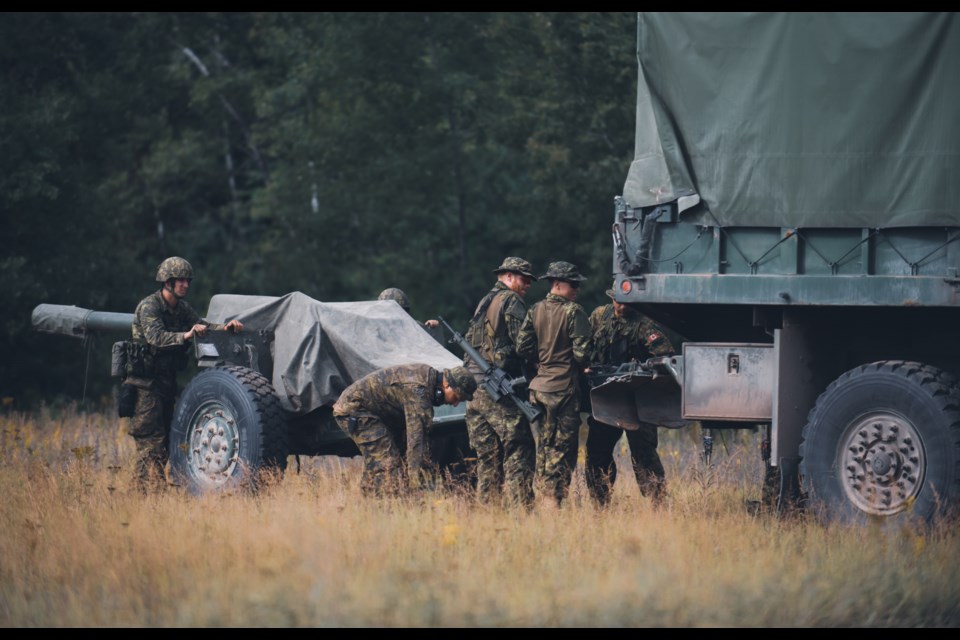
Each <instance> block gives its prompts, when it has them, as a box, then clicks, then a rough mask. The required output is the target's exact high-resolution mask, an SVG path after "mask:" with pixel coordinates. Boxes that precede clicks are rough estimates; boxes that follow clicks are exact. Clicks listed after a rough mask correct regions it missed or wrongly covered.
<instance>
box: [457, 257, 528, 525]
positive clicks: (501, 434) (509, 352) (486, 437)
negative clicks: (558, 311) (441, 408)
mask: <svg viewBox="0 0 960 640" xmlns="http://www.w3.org/2000/svg"><path fill="white" fill-rule="evenodd" d="M531 269H532V268H531V266H530V263H529V262H527V261H526V260H521V259H520V258H513V257H511V258H507V259H506V260H504V261H503V264H502V265H501V266H500V267H499V268H498V269H496V270H495V271H494V272H495V273H499V272H501V271H513V272H516V273H519V274H522V275H525V276H529V277H531V278H533V279H536V278H535V277H534V276H533V274H532V273H530V271H531ZM526 313H527V307H526V305H525V304H524V302H523V298H522V297H520V295H519V294H518V293H516V292H514V291H512V290H511V289H510V288H509V287H507V285H505V284H504V283H502V282H497V283H496V284H495V285H494V287H493V289H491V290H490V292H489V293H487V295H486V296H484V297H483V299H482V300H481V301H480V303H479V304H478V305H477V309H476V311H475V312H474V317H473V320H471V322H470V328H469V329H468V330H467V335H466V336H465V338H466V340H467V341H468V342H470V344H471V345H473V347H474V348H476V349H477V351H479V352H480V355H481V356H483V358H484V359H485V360H486V361H487V362H488V363H490V364H491V365H493V366H495V367H499V368H501V369H503V370H504V371H505V372H506V373H507V374H509V375H510V376H512V377H518V376H521V375H522V374H523V371H522V361H521V359H520V358H519V357H518V356H517V353H516V349H515V343H516V338H517V335H518V334H519V333H520V325H521V324H522V323H523V319H524V317H525V316H526ZM464 365H465V366H466V367H467V369H469V370H470V371H471V373H473V374H474V377H475V379H476V381H477V383H478V384H482V382H483V373H482V372H481V370H480V367H479V366H478V365H477V364H476V363H475V362H473V360H471V359H470V357H469V356H465V357H464ZM466 421H467V433H468V435H469V437H470V446H471V447H473V449H474V450H475V451H476V452H477V491H478V494H479V496H480V498H481V500H484V501H492V500H494V499H495V498H496V497H497V496H498V495H499V494H500V491H501V486H504V485H505V488H506V499H507V502H508V504H510V505H513V506H521V507H529V506H532V504H533V497H534V496H533V474H534V465H535V463H536V443H535V442H534V440H533V432H532V431H531V430H530V423H529V421H528V420H527V418H526V416H525V415H523V412H522V411H520V409H519V408H518V407H517V406H516V405H515V404H514V403H513V401H511V400H510V398H508V397H504V398H501V399H500V401H499V402H494V401H493V399H492V398H491V397H490V396H489V395H488V394H487V392H486V391H485V390H484V389H483V387H482V386H479V387H478V390H477V393H476V394H475V395H474V398H473V400H472V401H471V402H468V403H467V412H466Z"/></svg>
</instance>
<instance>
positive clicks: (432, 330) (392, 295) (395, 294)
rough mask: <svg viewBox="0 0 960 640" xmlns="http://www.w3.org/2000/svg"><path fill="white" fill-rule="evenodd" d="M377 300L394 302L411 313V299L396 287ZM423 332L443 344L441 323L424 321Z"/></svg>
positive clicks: (383, 293)
mask: <svg viewBox="0 0 960 640" xmlns="http://www.w3.org/2000/svg"><path fill="white" fill-rule="evenodd" d="M377 300H393V301H394V302H396V303H397V304H398V305H400V306H401V307H402V308H403V310H404V311H406V312H407V313H410V299H409V298H407V294H405V293H404V292H403V291H401V290H400V289H397V288H396V287H390V288H389V289H384V290H383V291H381V292H380V295H379V296H377ZM420 326H422V327H423V330H424V331H426V332H427V333H429V334H430V337H431V338H433V339H434V340H436V341H437V342H439V343H440V344H443V328H442V327H441V326H440V321H439V320H436V319H433V318H431V319H430V320H424V321H423V323H421V325H420Z"/></svg>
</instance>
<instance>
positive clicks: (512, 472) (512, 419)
mask: <svg viewBox="0 0 960 640" xmlns="http://www.w3.org/2000/svg"><path fill="white" fill-rule="evenodd" d="M466 421H467V434H468V435H469V436H470V446H471V447H473V449H474V451H476V452H477V493H478V496H479V498H480V499H481V500H483V501H485V502H494V501H496V500H497V499H498V498H499V497H500V496H501V492H503V493H504V494H505V497H506V500H507V504H508V505H509V506H518V507H530V506H532V505H533V474H534V465H535V464H536V443H535V442H534V440H533V432H532V431H531V430H530V423H529V422H527V418H526V416H524V415H523V412H521V411H520V409H518V408H517V407H516V406H515V405H514V404H513V402H512V401H511V400H510V399H509V398H503V399H502V400H501V402H494V401H493V399H492V398H491V397H490V396H489V395H488V394H487V392H486V391H485V390H483V389H477V390H476V392H474V394H473V400H471V401H470V402H468V403H467V412H466Z"/></svg>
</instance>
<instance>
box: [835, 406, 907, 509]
mask: <svg viewBox="0 0 960 640" xmlns="http://www.w3.org/2000/svg"><path fill="white" fill-rule="evenodd" d="M840 446H841V447H842V453H841V455H840V457H839V459H840V465H841V466H840V473H841V478H842V482H841V484H842V486H843V490H844V492H845V493H846V495H847V497H848V498H849V499H850V501H851V502H852V503H853V504H855V505H856V506H857V507H858V508H860V509H862V510H863V511H865V512H867V513H870V514H873V515H882V516H888V515H892V514H894V513H899V512H900V511H903V510H904V509H906V508H907V507H908V506H909V505H910V504H911V503H912V502H913V500H914V499H915V498H916V496H917V494H918V493H919V492H920V488H921V487H922V486H923V478H924V473H925V471H926V456H925V454H924V451H923V446H922V442H921V440H920V436H919V433H918V432H917V430H916V429H915V428H914V426H913V424H912V423H911V422H910V421H909V420H907V419H906V418H904V417H903V416H901V415H899V414H896V413H890V412H874V413H870V414H868V415H865V416H863V417H862V418H860V419H858V420H857V421H856V422H854V423H853V424H851V425H850V426H849V427H848V428H847V430H846V432H845V433H844V437H843V438H841V441H840Z"/></svg>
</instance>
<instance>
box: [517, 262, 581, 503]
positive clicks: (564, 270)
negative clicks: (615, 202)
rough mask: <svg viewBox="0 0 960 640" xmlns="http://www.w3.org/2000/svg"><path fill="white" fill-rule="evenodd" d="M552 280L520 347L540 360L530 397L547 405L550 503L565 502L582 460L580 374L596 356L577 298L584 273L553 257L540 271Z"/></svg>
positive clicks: (542, 470)
mask: <svg viewBox="0 0 960 640" xmlns="http://www.w3.org/2000/svg"><path fill="white" fill-rule="evenodd" d="M540 277H541V278H546V279H547V280H550V292H549V293H548V294H547V296H546V298H545V299H543V300H541V301H540V302H538V303H536V304H534V305H533V306H532V307H531V308H530V310H529V311H528V312H527V315H526V318H524V321H523V325H522V326H521V327H520V335H519V336H518V337H517V353H518V354H519V355H520V356H521V357H523V358H526V359H528V360H531V361H532V362H536V363H537V375H536V376H534V378H533V380H531V381H530V400H531V402H533V403H535V404H538V405H540V407H541V408H542V409H543V412H544V415H543V424H542V425H541V427H540V434H539V439H538V442H537V470H536V474H537V478H538V481H539V484H540V489H541V490H543V491H544V492H545V495H544V496H543V501H542V504H543V506H544V507H547V508H552V507H559V506H560V504H561V503H562V502H563V499H564V497H566V494H567V490H568V489H569V487H570V480H571V478H572V475H573V468H574V467H575V466H576V464H577V445H578V444H579V442H578V441H579V436H580V376H581V375H582V374H583V369H584V367H586V366H587V365H588V364H589V362H590V322H589V320H588V319H587V314H586V312H585V311H584V310H583V307H581V306H580V305H579V304H577V303H576V299H577V292H578V290H579V289H580V283H581V282H582V281H584V280H586V278H584V277H583V276H582V275H580V273H579V272H578V271H577V268H576V267H575V266H574V265H572V264H570V263H569V262H553V263H551V264H550V266H549V267H548V268H547V272H546V273H545V274H543V275H542V276H540Z"/></svg>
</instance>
